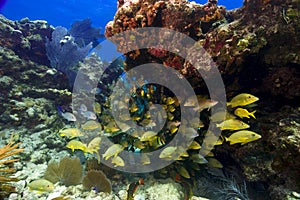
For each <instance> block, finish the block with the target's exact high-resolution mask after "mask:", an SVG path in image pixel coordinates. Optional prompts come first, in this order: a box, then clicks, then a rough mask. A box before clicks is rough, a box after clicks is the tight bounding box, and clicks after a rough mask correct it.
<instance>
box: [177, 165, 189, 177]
mask: <svg viewBox="0 0 300 200" xmlns="http://www.w3.org/2000/svg"><path fill="white" fill-rule="evenodd" d="M177 171H178V173H179V174H180V175H181V176H182V177H184V178H188V179H189V178H191V176H190V174H189V172H188V170H187V169H185V168H184V167H183V166H180V167H178V168H177Z"/></svg>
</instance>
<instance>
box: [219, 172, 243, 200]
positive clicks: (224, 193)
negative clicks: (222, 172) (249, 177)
mask: <svg viewBox="0 0 300 200" xmlns="http://www.w3.org/2000/svg"><path fill="white" fill-rule="evenodd" d="M222 182H223V183H222V186H221V187H219V188H216V191H215V195H216V197H217V200H234V199H240V200H249V197H248V193H247V185H246V182H245V181H244V182H242V183H240V184H239V183H237V181H236V180H235V179H234V178H233V177H231V178H228V179H223V180H222Z"/></svg>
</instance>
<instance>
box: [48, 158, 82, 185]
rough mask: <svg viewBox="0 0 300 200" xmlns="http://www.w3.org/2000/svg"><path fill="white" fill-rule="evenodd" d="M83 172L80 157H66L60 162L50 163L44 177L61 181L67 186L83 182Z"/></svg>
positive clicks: (52, 180) (53, 181)
mask: <svg viewBox="0 0 300 200" xmlns="http://www.w3.org/2000/svg"><path fill="white" fill-rule="evenodd" d="M82 172H83V169H82V165H81V163H80V160H79V158H73V159H72V158H69V157H64V158H63V159H62V160H61V161H60V162H59V163H57V162H51V163H49V165H48V167H47V169H46V172H45V175H44V178H45V179H47V180H49V181H51V182H52V183H56V182H58V181H59V182H61V183H63V184H64V185H65V186H70V185H78V184H80V183H81V179H82Z"/></svg>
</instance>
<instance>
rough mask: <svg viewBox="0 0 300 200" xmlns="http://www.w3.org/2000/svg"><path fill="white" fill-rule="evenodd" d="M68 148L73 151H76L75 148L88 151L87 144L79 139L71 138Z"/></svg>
mask: <svg viewBox="0 0 300 200" xmlns="http://www.w3.org/2000/svg"><path fill="white" fill-rule="evenodd" d="M66 147H67V148H69V149H71V150H72V152H74V151H75V149H78V150H82V151H83V152H84V153H86V152H87V146H86V144H84V143H82V142H80V141H79V140H71V141H70V142H68V144H67V145H66Z"/></svg>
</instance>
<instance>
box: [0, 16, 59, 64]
mask: <svg viewBox="0 0 300 200" xmlns="http://www.w3.org/2000/svg"><path fill="white" fill-rule="evenodd" d="M0 21H1V25H0V30H1V32H0V35H1V37H0V38H1V39H0V45H1V46H2V47H6V48H8V49H10V50H12V51H14V53H15V54H16V55H18V56H19V57H20V58H21V59H24V60H32V61H34V62H36V63H37V64H43V65H49V61H48V60H47V56H46V50H45V42H46V39H45V38H46V37H50V36H51V33H52V31H53V27H52V26H50V25H49V24H48V23H47V22H46V21H43V20H36V21H30V20H29V19H28V18H24V19H22V20H20V21H18V22H13V21H10V20H8V19H6V18H5V17H4V16H3V15H0Z"/></svg>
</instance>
